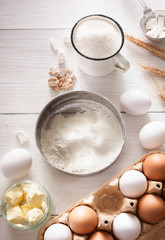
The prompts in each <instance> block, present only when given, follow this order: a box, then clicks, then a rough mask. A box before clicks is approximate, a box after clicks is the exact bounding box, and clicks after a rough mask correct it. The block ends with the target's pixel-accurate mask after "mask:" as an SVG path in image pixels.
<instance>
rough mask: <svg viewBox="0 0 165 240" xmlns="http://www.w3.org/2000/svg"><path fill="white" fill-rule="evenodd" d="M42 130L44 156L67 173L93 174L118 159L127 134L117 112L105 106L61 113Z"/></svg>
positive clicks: (86, 106) (85, 106)
mask: <svg viewBox="0 0 165 240" xmlns="http://www.w3.org/2000/svg"><path fill="white" fill-rule="evenodd" d="M48 125H49V127H45V128H42V131H41V147H42V152H43V154H44V155H45V156H46V158H47V159H48V160H49V162H50V163H51V164H53V165H55V166H56V167H58V168H60V169H63V170H65V171H67V172H73V173H90V172H93V171H97V170H100V169H102V168H104V167H106V166H108V165H109V164H110V163H112V162H113V161H114V160H115V159H116V157H117V156H118V154H119V152H120V150H121V146H122V142H123V134H122V129H121V126H120V123H119V121H118V119H117V118H116V116H115V115H114V113H113V112H111V111H110V110H108V109H107V108H106V107H104V106H103V105H101V104H98V103H97V104H96V103H92V104H90V103H89V104H87V105H84V106H83V107H82V108H81V109H80V110H79V111H77V112H76V113H68V114H67V113H64V114H63V113H59V114H56V115H55V116H54V117H53V118H52V119H51V121H49V124H48Z"/></svg>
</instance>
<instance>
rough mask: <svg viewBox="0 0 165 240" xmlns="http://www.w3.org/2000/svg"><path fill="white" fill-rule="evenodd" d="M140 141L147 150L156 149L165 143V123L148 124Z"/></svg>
mask: <svg viewBox="0 0 165 240" xmlns="http://www.w3.org/2000/svg"><path fill="white" fill-rule="evenodd" d="M139 141H140V143H141V145H142V147H144V148H146V149H156V148H159V147H161V146H162V145H163V144H164V143H165V122H161V121H152V122H149V123H147V124H146V125H145V126H144V127H143V128H142V129H141V130H140V133H139Z"/></svg>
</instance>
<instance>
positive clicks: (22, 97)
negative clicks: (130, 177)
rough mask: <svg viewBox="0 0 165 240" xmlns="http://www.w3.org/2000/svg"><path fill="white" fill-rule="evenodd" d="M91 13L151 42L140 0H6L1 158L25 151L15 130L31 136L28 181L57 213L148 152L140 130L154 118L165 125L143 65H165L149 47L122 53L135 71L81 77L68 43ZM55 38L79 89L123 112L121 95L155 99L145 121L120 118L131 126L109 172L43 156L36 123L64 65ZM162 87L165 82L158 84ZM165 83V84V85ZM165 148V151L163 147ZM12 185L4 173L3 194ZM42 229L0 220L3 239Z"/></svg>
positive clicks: (160, 2)
mask: <svg viewBox="0 0 165 240" xmlns="http://www.w3.org/2000/svg"><path fill="white" fill-rule="evenodd" d="M146 3H147V4H148V5H149V6H150V7H151V8H152V9H154V10H156V9H159V10H160V9H165V2H164V0H157V1H154V0H150V1H149V0H148V1H147V0H146ZM92 13H101V14H105V15H109V16H111V17H112V18H114V19H116V20H117V21H118V22H119V23H120V25H121V26H122V27H123V29H124V31H125V32H126V33H128V34H131V35H133V36H136V37H138V38H140V39H143V40H145V41H148V40H147V39H146V38H145V36H144V35H143V34H142V32H141V30H140V28H139V20H140V18H141V17H142V15H143V12H142V9H140V7H139V5H138V4H137V2H136V1H131V0H102V1H100V0H88V1H87V0H84V1H77V0H69V1H68V0H47V1H44V0H42V1H41V0H35V1H32V0H24V1H20V0H6V1H4V0H0V158H1V159H2V157H3V156H4V154H5V153H7V152H8V151H10V150H12V149H14V148H17V147H21V145H20V143H19V142H18V140H17V139H16V132H17V131H23V132H25V133H26V134H27V135H28V136H29V139H30V144H29V146H25V148H26V149H28V150H30V151H31V153H32V154H33V166H32V169H31V171H30V172H29V174H28V175H27V176H25V177H24V179H31V180H34V181H37V182H39V183H41V184H42V185H44V186H45V187H46V188H47V189H48V190H49V192H50V194H51V196H52V200H53V204H54V208H53V210H52V215H56V214H59V213H60V212H61V211H63V210H64V209H67V208H68V207H69V206H70V205H71V204H73V203H74V202H76V201H77V200H79V199H81V198H82V197H84V196H85V195H86V194H88V193H89V192H90V191H92V190H94V189H95V188H97V187H99V186H100V185H102V184H103V183H104V182H105V181H107V180H108V179H110V178H111V177H113V176H114V175H115V174H116V173H118V172H119V171H120V170H122V169H123V168H124V167H126V166H127V165H129V164H132V163H133V162H135V161H137V160H138V159H139V158H140V157H142V155H143V154H144V153H146V152H148V151H147V150H145V149H143V148H142V147H141V146H140V144H139V141H138V134H139V131H140V129H141V128H142V127H143V126H144V125H145V124H146V123H148V122H149V121H152V120H160V121H165V103H163V102H162V101H161V99H160V98H159V96H158V94H157V92H158V91H157V88H156V86H155V84H154V82H153V80H152V79H151V78H150V76H149V75H148V74H147V73H145V72H143V71H142V70H141V68H140V67H139V64H141V63H143V64H152V65H154V66H157V67H160V68H164V61H163V60H161V59H160V58H158V57H155V56H153V55H152V54H150V53H148V52H147V51H146V50H143V49H140V48H139V47H136V46H135V45H133V44H132V43H129V42H127V41H125V44H124V47H123V49H122V51H121V52H122V54H123V55H124V56H125V57H126V58H127V59H128V60H129V61H130V63H131V68H130V70H129V71H128V72H127V73H125V74H123V73H121V72H117V71H115V72H113V73H112V74H110V75H108V76H106V77H102V78H94V77H90V76H87V75H86V74H84V73H82V72H81V71H80V70H79V69H78V67H77V65H76V60H75V58H74V53H73V49H72V48H71V46H68V45H66V44H64V43H63V37H64V36H68V35H69V34H70V29H71V27H72V26H73V24H74V23H75V22H76V21H77V20H78V19H80V18H81V17H83V16H86V15H88V14H92ZM52 37H53V38H55V39H56V41H57V43H58V46H59V47H60V48H62V49H63V50H64V54H65V57H66V66H67V67H70V68H71V69H73V70H74V72H75V74H76V76H77V81H76V84H75V87H74V90H76V89H84V90H92V91H96V92H98V93H101V94H103V95H104V96H106V97H108V98H109V99H110V100H111V101H112V102H113V103H114V104H115V105H116V106H117V107H119V96H120V94H121V93H122V92H124V91H125V90H129V89H140V90H143V91H144V92H146V93H147V94H148V95H149V96H150V97H151V99H152V107H151V109H150V111H149V112H148V113H147V114H145V115H141V116H130V115H127V114H126V113H122V115H123V118H124V121H125V125H126V133H127V137H126V142H125V145H124V148H123V150H122V152H121V154H120V156H119V157H118V159H117V160H116V161H115V162H114V163H113V165H112V166H111V167H109V168H108V169H106V170H105V171H103V172H101V173H99V174H96V175H93V176H88V177H76V176H71V175H66V174H64V173H62V172H59V171H57V170H55V169H54V168H52V167H51V166H50V165H49V164H47V163H46V162H45V160H44V159H43V158H42V157H41V155H40V153H39V151H38V149H37V147H36V144H35V138H34V130H35V123H36V119H37V117H38V114H39V113H40V111H41V109H42V108H43V107H44V105H45V104H46V103H47V102H48V101H49V100H51V99H52V98H53V97H55V96H57V95H58V94H60V93H61V92H62V91H61V92H54V91H52V90H51V89H49V87H48V84H47V80H48V77H49V75H48V70H49V68H50V67H52V66H55V67H58V64H57V56H56V54H55V53H54V52H53V50H52V49H51V47H50V43H49V40H50V38H52ZM161 47H164V48H165V44H164V45H163V44H162V45H161ZM157 80H158V81H159V84H164V83H163V81H161V80H160V79H157ZM164 85H165V84H164ZM161 149H162V150H165V147H164V146H163V147H162V148H161ZM11 183H12V181H9V180H7V179H6V178H5V177H3V176H2V174H1V173H0V196H1V195H2V193H3V191H4V190H5V188H6V187H7V186H8V185H10V184H11ZM37 231H38V230H36V231H34V232H26V233H25V232H19V231H17V230H14V229H12V228H11V227H9V226H7V225H6V224H5V222H4V221H3V219H2V217H1V216H0V240H21V239H22V238H23V239H24V240H29V239H35V238H36V235H37Z"/></svg>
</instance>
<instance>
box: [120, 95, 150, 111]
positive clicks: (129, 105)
mask: <svg viewBox="0 0 165 240" xmlns="http://www.w3.org/2000/svg"><path fill="white" fill-rule="evenodd" d="M120 107H121V110H122V111H124V112H126V113H128V114H130V115H141V114H144V113H146V112H147V111H148V110H149V109H150V107H151V99H150V98H149V96H148V95H147V94H146V93H144V92H142V91H139V90H129V91H126V92H124V93H122V94H121V96H120Z"/></svg>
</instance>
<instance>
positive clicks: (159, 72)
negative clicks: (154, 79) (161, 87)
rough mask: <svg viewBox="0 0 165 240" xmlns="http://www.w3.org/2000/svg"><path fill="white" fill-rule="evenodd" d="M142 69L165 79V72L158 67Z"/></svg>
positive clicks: (143, 66)
mask: <svg viewBox="0 0 165 240" xmlns="http://www.w3.org/2000/svg"><path fill="white" fill-rule="evenodd" d="M141 67H142V68H144V69H145V70H147V71H149V72H150V73H152V74H154V75H156V76H159V77H162V78H165V71H164V70H161V69H159V68H156V67H151V66H145V65H141Z"/></svg>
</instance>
